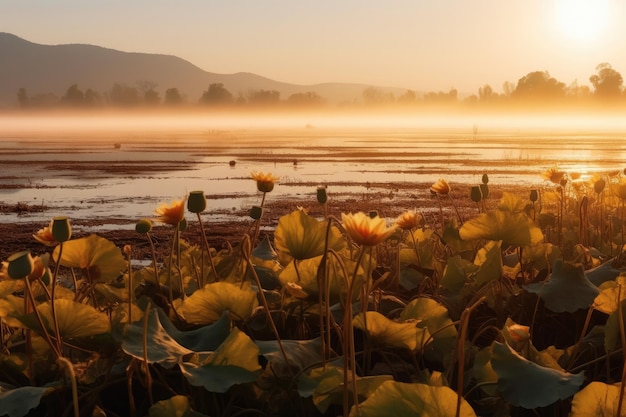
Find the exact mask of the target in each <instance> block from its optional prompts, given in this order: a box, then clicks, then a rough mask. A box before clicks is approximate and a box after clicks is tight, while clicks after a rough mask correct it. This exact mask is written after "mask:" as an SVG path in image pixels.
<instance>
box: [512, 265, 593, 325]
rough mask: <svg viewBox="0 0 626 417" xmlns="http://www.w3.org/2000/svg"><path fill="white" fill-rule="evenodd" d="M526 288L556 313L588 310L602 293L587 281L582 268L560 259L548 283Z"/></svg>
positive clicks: (531, 285)
mask: <svg viewBox="0 0 626 417" xmlns="http://www.w3.org/2000/svg"><path fill="white" fill-rule="evenodd" d="M524 288H525V289H526V291H528V292H532V293H535V294H538V295H539V297H540V298H541V299H542V300H543V302H544V303H545V305H546V307H547V308H548V309H550V310H551V311H554V312H555V313H562V312H564V311H566V312H569V313H573V312H574V311H576V310H580V309H584V308H588V307H589V306H590V305H591V304H592V303H593V302H594V299H595V298H596V297H597V295H598V293H599V292H600V291H599V290H598V287H596V286H595V285H593V284H592V283H591V281H589V279H587V276H586V275H585V271H584V270H583V268H582V266H580V265H574V264H572V263H570V262H564V261H562V260H560V259H558V260H557V261H555V262H554V267H553V268H552V273H551V274H550V276H549V277H548V279H547V280H546V281H544V282H538V283H534V284H528V285H526V286H524Z"/></svg>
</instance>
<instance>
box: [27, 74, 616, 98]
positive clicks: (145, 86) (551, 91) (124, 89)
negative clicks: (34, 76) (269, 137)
mask: <svg viewBox="0 0 626 417" xmlns="http://www.w3.org/2000/svg"><path fill="white" fill-rule="evenodd" d="M589 82H590V83H591V87H590V86H587V85H580V84H578V82H577V81H574V82H572V83H571V84H569V85H566V84H565V83H563V82H561V81H559V80H557V79H555V78H554V77H552V76H550V74H549V72H548V71H533V72H529V73H528V74H526V75H524V76H523V77H521V78H520V79H519V80H518V81H517V83H513V82H505V83H504V85H503V86H502V92H501V93H498V92H496V91H495V90H494V89H493V88H492V87H491V86H490V85H489V84H485V85H483V86H481V87H480V88H479V89H478V92H477V93H476V94H472V95H470V96H468V97H465V98H463V99H460V98H459V94H458V91H457V90H456V89H454V88H452V89H450V90H449V91H447V92H444V91H438V92H436V91H430V92H427V93H423V94H418V93H417V92H416V91H414V90H406V92H404V93H403V94H400V95H398V96H396V95H394V94H393V93H391V92H388V91H385V90H383V89H380V88H377V87H368V88H366V89H364V90H363V92H362V97H361V99H360V100H355V101H353V102H351V103H341V104H340V105H343V106H358V105H360V106H370V107H371V106H390V105H394V106H415V105H439V106H441V105H457V104H465V105H469V106H476V105H484V106H506V105H533V106H537V105H544V106H557V105H571V104H574V105H579V104H589V103H600V104H603V105H607V104H617V103H622V104H626V88H624V79H623V77H622V75H621V74H620V73H619V72H618V71H617V70H615V69H613V68H612V67H611V65H610V64H608V63H602V64H599V65H598V66H597V67H596V73H594V74H592V75H591V76H590V77H589ZM157 87H158V84H157V83H155V82H152V81H147V80H142V81H138V82H137V83H136V84H135V85H134V86H129V85H126V84H121V83H115V84H113V86H112V87H111V89H110V90H108V91H106V92H103V93H100V92H98V91H94V90H92V89H87V90H85V91H83V90H81V89H80V88H79V86H78V85H77V84H73V85H71V86H69V87H68V89H67V91H66V92H65V94H64V95H63V96H62V97H58V96H56V95H55V94H52V93H37V94H34V95H29V93H28V91H27V89H26V88H25V87H22V88H20V89H19V90H18V92H17V103H18V105H19V107H21V108H50V107H72V108H97V107H106V106H110V107H136V106H147V107H177V106H189V105H197V106H214V107H237V106H241V107H242V106H248V107H255V106H258V107H261V106H263V107H271V106H284V107H294V108H297V107H324V106H329V104H328V102H327V100H326V99H325V98H324V97H321V96H320V95H319V94H318V93H316V92H314V91H308V92H303V93H295V94H291V95H289V96H288V97H287V98H286V99H282V97H281V93H280V92H279V91H277V90H263V89H259V90H250V91H248V92H247V93H241V92H239V93H237V95H235V94H233V93H232V92H231V91H229V90H228V89H227V88H226V87H225V86H224V84H222V83H213V84H210V85H209V86H208V88H207V89H206V90H205V91H203V92H202V94H201V96H200V98H199V99H198V100H196V101H195V102H193V101H190V100H189V99H188V98H187V97H185V96H184V95H183V94H181V92H180V91H179V90H178V88H175V87H172V88H167V89H166V90H165V93H164V95H163V96H162V95H161V93H160V92H159V91H158V90H157Z"/></svg>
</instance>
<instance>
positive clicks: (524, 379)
mask: <svg viewBox="0 0 626 417" xmlns="http://www.w3.org/2000/svg"><path fill="white" fill-rule="evenodd" d="M491 366H492V367H493V370H494V371H495V372H496V374H497V375H498V390H499V391H500V393H502V396H503V397H504V399H505V400H506V401H508V402H509V403H511V404H512V405H515V406H519V407H523V408H528V409H533V408H537V407H545V406H547V405H550V404H552V403H554V402H555V401H558V400H562V399H565V398H568V397H570V396H572V395H574V394H575V393H576V391H578V389H579V388H580V386H581V385H582V383H583V381H584V375H583V373H582V372H581V373H578V374H570V373H567V372H561V371H558V370H555V369H551V368H545V367H543V366H540V365H537V364H536V363H534V362H531V361H529V360H527V359H524V358H523V357H522V356H520V355H519V354H518V353H517V352H515V351H514V350H513V349H511V347H510V346H509V345H508V344H505V343H499V342H494V344H493V351H492V357H491Z"/></svg>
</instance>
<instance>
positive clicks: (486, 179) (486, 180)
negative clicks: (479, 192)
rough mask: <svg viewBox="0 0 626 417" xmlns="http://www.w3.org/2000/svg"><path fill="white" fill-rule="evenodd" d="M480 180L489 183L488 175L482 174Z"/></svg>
mask: <svg viewBox="0 0 626 417" xmlns="http://www.w3.org/2000/svg"><path fill="white" fill-rule="evenodd" d="M482 182H483V184H487V183H489V175H487V174H483V178H482Z"/></svg>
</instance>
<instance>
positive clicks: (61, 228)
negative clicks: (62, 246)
mask: <svg viewBox="0 0 626 417" xmlns="http://www.w3.org/2000/svg"><path fill="white" fill-rule="evenodd" d="M52 236H53V237H54V240H56V241H57V242H67V241H68V240H70V238H71V237H72V227H71V226H70V219H69V218H68V217H66V216H59V217H55V218H53V219H52Z"/></svg>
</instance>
